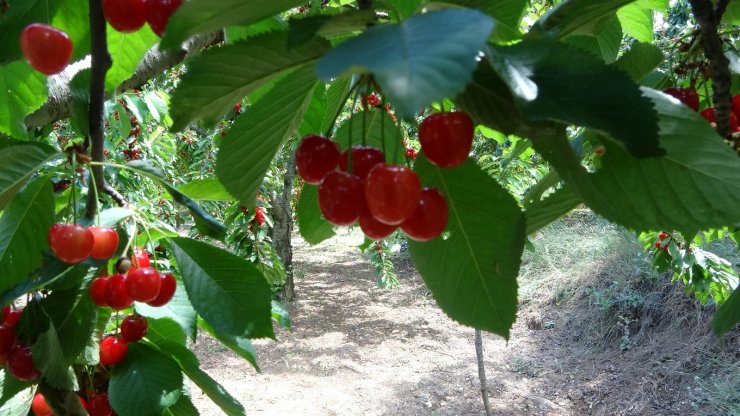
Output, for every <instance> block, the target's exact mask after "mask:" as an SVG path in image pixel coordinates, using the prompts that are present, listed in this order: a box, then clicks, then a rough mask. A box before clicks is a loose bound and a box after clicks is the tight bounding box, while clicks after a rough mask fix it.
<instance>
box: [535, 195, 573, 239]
mask: <svg viewBox="0 0 740 416" xmlns="http://www.w3.org/2000/svg"><path fill="white" fill-rule="evenodd" d="M580 203H581V200H580V199H579V198H578V196H577V195H576V194H574V193H573V192H572V191H571V190H570V189H568V188H560V189H558V190H556V191H555V192H553V193H552V194H550V195H547V196H546V197H545V198H543V199H537V200H534V201H531V202H528V203H526V204H524V216H525V217H527V231H526V232H527V235H532V234H533V233H535V232H537V231H538V230H540V229H542V228H543V227H545V226H546V225H547V224H549V223H551V222H553V221H555V220H556V219H558V218H560V217H562V216H563V215H565V214H567V213H568V212H570V211H571V210H573V209H574V208H575V207H577V206H578V205H579V204H580Z"/></svg>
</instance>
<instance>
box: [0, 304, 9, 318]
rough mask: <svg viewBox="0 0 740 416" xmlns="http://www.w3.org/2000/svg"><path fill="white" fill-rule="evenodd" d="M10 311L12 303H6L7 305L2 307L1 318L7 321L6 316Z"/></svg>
mask: <svg viewBox="0 0 740 416" xmlns="http://www.w3.org/2000/svg"><path fill="white" fill-rule="evenodd" d="M9 313H10V305H5V307H4V308H3V309H2V316H1V317H0V320H2V321H5V318H6V317H7V316H8V314H9Z"/></svg>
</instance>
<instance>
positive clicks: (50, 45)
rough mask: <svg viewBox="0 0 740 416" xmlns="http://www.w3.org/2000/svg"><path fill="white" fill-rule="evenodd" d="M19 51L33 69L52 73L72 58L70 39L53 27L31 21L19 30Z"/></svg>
mask: <svg viewBox="0 0 740 416" xmlns="http://www.w3.org/2000/svg"><path fill="white" fill-rule="evenodd" d="M21 51H22V52H23V56H25V57H26V60H27V61H28V63H29V64H30V65H31V66H32V67H33V69H35V70H37V71H39V72H41V73H43V74H46V75H54V74H58V73H60V72H62V71H63V70H64V68H66V67H67V64H69V61H70V59H72V40H70V38H69V36H67V34H66V33H65V32H63V31H61V30H59V29H57V28H55V27H51V26H49V25H45V24H41V23H32V24H30V25H28V26H26V28H25V29H23V32H21Z"/></svg>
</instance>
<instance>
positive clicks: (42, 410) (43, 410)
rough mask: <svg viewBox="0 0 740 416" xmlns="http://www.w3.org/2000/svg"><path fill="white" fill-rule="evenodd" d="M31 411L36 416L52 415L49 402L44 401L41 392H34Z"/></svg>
mask: <svg viewBox="0 0 740 416" xmlns="http://www.w3.org/2000/svg"><path fill="white" fill-rule="evenodd" d="M31 411H33V414H34V415H36V416H52V415H53V414H54V412H53V411H52V410H51V407H50V406H49V403H46V398H45V397H44V395H43V394H41V393H36V395H35V396H33V401H32V402H31Z"/></svg>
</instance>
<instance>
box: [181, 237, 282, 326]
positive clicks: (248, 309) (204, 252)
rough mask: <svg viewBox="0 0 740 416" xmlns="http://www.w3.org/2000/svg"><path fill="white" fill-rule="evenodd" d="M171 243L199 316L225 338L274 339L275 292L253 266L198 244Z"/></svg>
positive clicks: (186, 241)
mask: <svg viewBox="0 0 740 416" xmlns="http://www.w3.org/2000/svg"><path fill="white" fill-rule="evenodd" d="M171 241H172V250H173V252H174V254H175V258H177V265H178V266H179V268H180V271H181V272H182V278H183V282H184V283H185V289H186V290H187V293H188V298H189V299H190V302H191V303H192V305H193V307H194V308H195V310H196V311H197V312H198V315H200V316H202V317H203V319H204V320H205V321H206V322H208V324H209V325H211V326H212V327H213V328H214V329H215V330H216V331H218V332H220V333H223V334H225V335H230V336H242V335H244V334H245V333H248V335H249V337H250V338H263V337H270V338H273V337H274V336H275V335H274V333H273V330H272V320H271V318H270V316H271V315H270V313H271V307H270V300H271V298H272V290H271V289H270V286H269V285H268V284H267V281H266V280H265V278H264V277H263V276H262V274H261V273H260V272H259V271H258V270H257V268H256V267H255V266H254V265H253V264H252V263H250V262H248V261H247V260H245V259H243V258H241V257H237V256H235V255H233V254H231V253H229V252H227V251H225V250H222V249H219V248H216V247H213V246H211V245H208V244H206V243H202V242H199V241H195V240H190V239H187V238H173V239H172V240H171Z"/></svg>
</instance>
